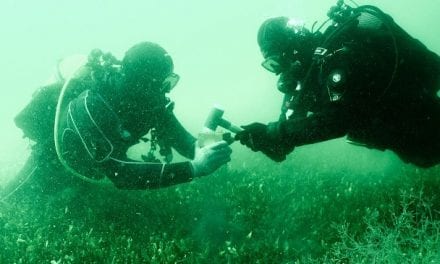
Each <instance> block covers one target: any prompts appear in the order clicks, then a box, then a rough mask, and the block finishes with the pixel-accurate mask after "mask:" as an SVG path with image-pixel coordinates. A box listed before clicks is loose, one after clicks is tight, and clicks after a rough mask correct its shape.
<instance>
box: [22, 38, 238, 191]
mask: <svg viewBox="0 0 440 264" xmlns="http://www.w3.org/2000/svg"><path fill="white" fill-rule="evenodd" d="M85 61H86V62H85V64H83V66H81V67H79V69H78V70H76V71H74V73H73V74H72V75H71V76H70V77H69V78H66V77H65V76H62V75H63V74H62V73H60V74H59V75H60V77H59V78H58V79H59V80H58V81H57V82H55V83H53V84H50V85H47V86H44V87H42V88H40V89H39V90H38V91H37V92H36V93H35V94H34V95H33V99H32V101H31V102H30V103H29V104H28V105H27V106H26V107H25V108H24V109H23V110H22V111H21V112H20V113H19V114H18V115H17V116H16V118H15V123H16V125H17V126H18V127H19V128H21V129H22V130H23V132H24V136H25V137H28V138H29V139H31V140H32V141H34V142H35V144H34V146H33V147H32V152H31V157H30V158H29V160H28V162H27V164H26V165H25V167H24V168H23V170H22V172H21V173H20V174H22V177H18V178H19V181H21V182H24V181H25V180H26V178H27V177H30V176H31V174H38V175H35V176H33V178H40V179H39V180H40V181H39V182H40V184H39V185H36V187H35V188H36V189H38V190H39V191H44V190H47V189H49V190H50V189H57V186H58V187H60V186H59V185H61V186H62V185H64V184H65V182H66V181H72V179H73V181H72V182H75V179H78V177H79V178H82V179H83V180H86V181H91V182H100V181H101V180H104V179H110V180H111V182H112V183H113V184H114V185H115V186H116V187H118V188H121V189H150V188H160V187H166V186H170V185H174V184H179V183H184V182H188V181H191V180H192V179H193V178H197V177H202V176H205V175H208V174H210V173H212V172H214V171H215V170H216V169H218V168H219V167H220V166H222V165H224V164H225V163H227V162H228V161H230V154H231V148H230V147H229V145H228V144H227V143H226V142H225V141H220V142H216V143H212V144H210V145H208V146H204V147H203V148H198V147H196V146H195V143H196V139H195V138H194V137H193V136H192V135H191V134H190V133H189V132H188V131H187V130H186V129H185V128H184V127H183V126H182V125H181V123H180V122H179V121H178V120H177V118H176V117H175V115H174V114H173V106H174V103H173V102H171V101H170V99H169V98H168V97H167V94H168V93H169V92H170V91H171V89H172V88H173V87H174V86H175V85H176V84H177V82H178V80H179V76H178V75H177V74H176V73H174V72H173V68H174V66H173V60H172V58H171V56H170V55H169V54H168V53H167V52H166V51H165V49H163V48H162V47H161V46H159V45H158V44H156V43H152V42H141V43H138V44H136V45H134V46H133V47H131V48H130V49H129V50H128V51H127V52H126V53H125V55H124V57H123V59H122V61H119V60H117V59H116V58H115V57H114V56H113V55H112V54H110V53H104V52H102V51H101V50H93V51H92V52H91V53H90V55H89V56H88V58H87V59H85ZM79 64H80V65H81V63H79ZM59 68H61V67H59ZM140 140H142V141H145V142H147V143H148V144H149V145H150V150H149V152H148V153H146V154H145V155H143V156H142V159H143V161H135V160H132V159H130V158H129V157H127V150H128V149H129V148H130V147H131V146H133V145H136V144H137V143H139V142H140ZM173 149H174V150H176V151H177V152H178V153H179V154H181V155H182V156H183V157H185V158H188V159H190V161H184V162H175V163H171V161H172V150H173ZM65 172H68V173H65ZM60 174H63V175H60ZM64 174H66V175H64ZM24 175H27V176H24ZM72 175H74V176H72ZM75 176H78V177H75ZM41 182H43V183H41ZM76 182H78V181H76ZM16 185H17V184H16Z"/></svg>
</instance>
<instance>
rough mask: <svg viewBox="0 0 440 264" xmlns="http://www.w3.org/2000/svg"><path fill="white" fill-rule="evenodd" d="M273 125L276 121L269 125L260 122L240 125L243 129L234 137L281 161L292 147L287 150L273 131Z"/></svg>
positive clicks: (254, 149)
mask: <svg viewBox="0 0 440 264" xmlns="http://www.w3.org/2000/svg"><path fill="white" fill-rule="evenodd" d="M275 125H276V123H271V126H270V127H269V126H267V125H264V124H261V123H252V124H250V125H247V126H242V128H243V131H241V132H238V133H237V134H236V135H235V139H236V140H239V141H240V143H241V144H243V145H245V146H247V147H249V148H250V149H252V150H253V151H261V152H263V153H264V154H265V155H266V156H268V157H269V158H271V159H272V160H274V161H277V162H281V161H283V160H285V159H286V154H287V153H288V152H290V151H292V150H293V148H291V149H289V150H288V149H287V148H286V146H285V144H283V142H282V140H281V139H280V137H279V136H278V135H277V133H274V132H273V131H274V129H272V127H273V126H275Z"/></svg>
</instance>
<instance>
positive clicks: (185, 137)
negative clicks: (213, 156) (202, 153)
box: [157, 112, 196, 159]
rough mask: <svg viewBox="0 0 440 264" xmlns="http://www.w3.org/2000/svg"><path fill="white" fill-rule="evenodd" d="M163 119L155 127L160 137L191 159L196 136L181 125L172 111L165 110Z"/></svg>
mask: <svg viewBox="0 0 440 264" xmlns="http://www.w3.org/2000/svg"><path fill="white" fill-rule="evenodd" d="M163 119H164V120H163V124H162V125H161V126H160V127H158V128H157V130H158V133H159V136H160V138H161V139H162V140H164V141H165V142H166V143H167V144H169V145H170V146H171V147H173V148H174V149H175V150H176V151H177V152H179V154H181V155H182V156H184V157H186V158H189V159H193V158H194V154H195V153H194V150H195V142H196V138H194V137H193V136H192V135H191V134H190V133H189V132H188V131H187V130H186V129H185V128H184V127H183V126H182V124H181V123H180V122H179V120H177V118H176V116H175V115H174V114H173V113H172V112H167V113H166V114H165V117H164V118H163Z"/></svg>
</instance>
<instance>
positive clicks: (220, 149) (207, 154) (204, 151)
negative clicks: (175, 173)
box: [191, 140, 232, 177]
mask: <svg viewBox="0 0 440 264" xmlns="http://www.w3.org/2000/svg"><path fill="white" fill-rule="evenodd" d="M231 153H232V149H231V148H230V147H229V145H228V143H226V141H223V140H222V141H218V142H214V143H211V144H209V145H206V146H204V147H202V148H197V149H196V156H195V158H194V160H192V161H191V165H192V167H193V171H194V177H202V176H206V175H208V174H211V173H213V172H214V171H215V170H217V169H218V168H219V167H220V166H222V165H224V164H226V163H227V162H229V161H230V160H231Z"/></svg>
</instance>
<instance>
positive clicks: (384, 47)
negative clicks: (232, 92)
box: [278, 7, 440, 167]
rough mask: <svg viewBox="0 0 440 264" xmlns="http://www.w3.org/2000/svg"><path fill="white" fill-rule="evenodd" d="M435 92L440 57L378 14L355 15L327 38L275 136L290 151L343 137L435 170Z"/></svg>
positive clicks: (439, 104) (438, 140)
mask: <svg viewBox="0 0 440 264" xmlns="http://www.w3.org/2000/svg"><path fill="white" fill-rule="evenodd" d="M439 88H440V59H439V56H438V55H437V54H435V53H434V52H431V51H429V50H428V49H427V48H426V47H425V46H424V45H423V44H422V43H421V42H420V41H418V40H416V39H414V38H412V37H411V36H409V35H408V34H407V33H406V32H405V31H404V30H403V29H401V28H400V27H399V26H398V25H396V24H395V23H394V21H393V20H392V19H391V17H389V16H388V15H385V14H383V13H382V12H381V11H380V10H378V9H376V8H374V7H364V8H360V9H358V10H356V11H355V12H354V14H353V16H351V17H350V18H349V19H347V21H345V22H344V23H340V24H338V25H332V26H330V27H329V28H328V29H327V30H326V31H325V32H324V34H323V36H322V41H321V43H320V45H319V47H318V48H317V49H316V50H315V54H314V61H313V63H312V66H311V67H310V69H309V71H308V75H307V76H306V78H305V80H304V82H303V83H302V90H301V92H300V93H299V94H297V95H296V96H295V97H293V98H292V99H291V101H290V102H289V104H290V107H291V109H292V110H293V114H292V115H291V116H290V117H289V118H288V120H286V121H279V124H278V127H279V133H280V136H281V138H282V141H283V142H285V143H286V144H287V145H289V146H291V148H290V149H293V147H294V146H300V145H304V144H311V143H316V142H320V141H324V140H328V139H333V138H337V137H342V136H347V138H348V140H350V141H352V142H354V143H357V144H362V145H366V146H368V147H373V148H377V149H390V150H392V151H394V152H395V153H397V154H398V155H399V156H400V157H401V159H402V160H404V161H406V162H410V163H413V164H415V165H418V166H421V167H429V166H433V165H436V164H438V163H439V162H440V98H439V97H438V95H437V92H438V90H439ZM287 149H289V148H287Z"/></svg>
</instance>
